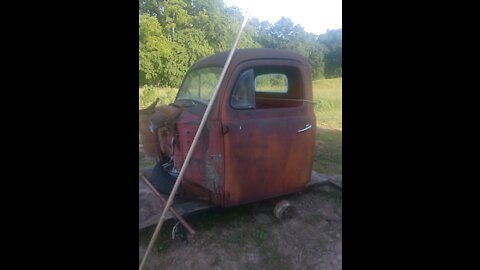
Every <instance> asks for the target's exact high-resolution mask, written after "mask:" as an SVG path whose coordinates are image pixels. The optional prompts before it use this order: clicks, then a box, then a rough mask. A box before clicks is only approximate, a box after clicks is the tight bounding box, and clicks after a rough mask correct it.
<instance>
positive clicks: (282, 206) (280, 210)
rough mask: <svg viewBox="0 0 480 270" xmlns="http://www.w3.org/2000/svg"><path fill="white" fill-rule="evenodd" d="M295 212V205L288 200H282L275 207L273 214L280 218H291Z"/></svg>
mask: <svg viewBox="0 0 480 270" xmlns="http://www.w3.org/2000/svg"><path fill="white" fill-rule="evenodd" d="M293 212H294V209H293V206H292V205H291V204H290V202H289V201H288V200H281V201H280V202H278V203H277V204H276V205H275V208H274V209H273V215H274V216H275V217H276V218H278V219H280V220H282V219H288V218H291V217H292V216H293Z"/></svg>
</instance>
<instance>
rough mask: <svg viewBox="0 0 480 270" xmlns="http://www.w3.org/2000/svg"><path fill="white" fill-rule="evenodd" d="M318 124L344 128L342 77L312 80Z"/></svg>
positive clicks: (325, 126)
mask: <svg viewBox="0 0 480 270" xmlns="http://www.w3.org/2000/svg"><path fill="white" fill-rule="evenodd" d="M312 86H313V101H314V102H315V105H314V106H315V116H316V117H317V126H319V127H322V128H328V129H340V130H341V129H342V78H335V79H325V80H317V81H313V82H312Z"/></svg>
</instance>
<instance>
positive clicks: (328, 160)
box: [139, 78, 342, 174]
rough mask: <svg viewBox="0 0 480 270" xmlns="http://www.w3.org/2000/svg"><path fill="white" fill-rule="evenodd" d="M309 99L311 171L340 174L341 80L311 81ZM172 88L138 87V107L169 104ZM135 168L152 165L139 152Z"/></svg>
mask: <svg viewBox="0 0 480 270" xmlns="http://www.w3.org/2000/svg"><path fill="white" fill-rule="evenodd" d="M312 85H313V99H314V102H315V116H316V118H317V141H316V155H315V161H314V169H315V170H316V171H318V172H322V173H328V174H341V173H342V78H336V79H325V80H318V81H313V82H312ZM176 93H177V90H176V89H174V88H156V87H144V88H140V91H139V98H140V108H145V107H147V106H148V105H150V104H151V103H152V102H153V101H154V100H155V98H157V97H159V98H160V101H159V104H168V103H171V102H173V100H174V99H175V95H176ZM139 155H140V160H139V166H140V167H145V166H149V165H153V161H151V160H148V159H145V158H144V156H143V153H142V151H140V152H139Z"/></svg>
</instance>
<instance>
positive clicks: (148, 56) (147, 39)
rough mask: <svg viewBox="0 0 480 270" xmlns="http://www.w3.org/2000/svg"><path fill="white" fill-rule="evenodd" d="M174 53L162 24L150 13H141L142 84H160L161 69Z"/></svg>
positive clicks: (140, 51)
mask: <svg viewBox="0 0 480 270" xmlns="http://www.w3.org/2000/svg"><path fill="white" fill-rule="evenodd" d="M171 53H172V48H171V46H170V44H169V42H168V40H167V39H166V38H165V36H164V35H163V31H162V26H161V25H160V23H159V22H158V20H157V19H156V18H155V17H153V16H150V15H140V23H139V81H140V85H144V84H157V85H158V84H160V83H161V79H162V78H161V70H162V67H163V66H165V64H166V63H167V59H168V58H169V57H170V55H171Z"/></svg>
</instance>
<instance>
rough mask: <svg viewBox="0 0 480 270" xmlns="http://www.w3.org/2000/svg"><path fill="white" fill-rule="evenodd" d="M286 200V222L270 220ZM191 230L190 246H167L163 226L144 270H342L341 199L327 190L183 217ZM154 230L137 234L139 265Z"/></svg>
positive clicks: (168, 226)
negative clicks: (288, 208)
mask: <svg viewBox="0 0 480 270" xmlns="http://www.w3.org/2000/svg"><path fill="white" fill-rule="evenodd" d="M281 199H288V200H289V201H290V203H291V204H292V205H293V207H294V208H293V209H294V214H293V216H292V217H291V218H288V219H285V220H279V219H277V218H275V217H274V215H273V208H274V206H275V203H276V202H278V201H280V200H281ZM187 220H188V222H189V223H190V224H191V225H192V227H193V228H194V229H195V230H196V234H195V235H194V236H189V243H188V244H185V243H184V242H182V241H181V240H180V239H178V238H177V239H175V240H172V238H171V229H172V227H173V226H174V221H173V220H170V221H168V222H166V223H165V224H164V226H163V227H162V231H161V233H160V236H159V238H158V239H157V242H156V244H155V246H154V249H153V250H152V253H151V254H150V256H149V257H148V260H147V262H146V267H145V269H232V270H233V269H242V270H243V269H322V270H328V269H342V193H341V191H339V190H336V189H334V188H331V187H330V186H321V187H311V188H309V189H307V190H305V191H303V192H302V193H297V194H292V195H289V196H286V197H283V198H278V199H275V200H269V201H264V202H259V203H255V204H250V205H245V206H239V207H234V208H229V209H213V210H210V211H207V212H204V213H199V214H196V215H193V216H190V217H187ZM153 229H154V226H152V227H149V228H146V229H143V230H141V231H140V232H139V237H140V243H139V262H140V260H141V259H142V257H143V255H144V253H145V250H146V247H147V245H148V241H149V239H150V237H151V235H152V233H153Z"/></svg>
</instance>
